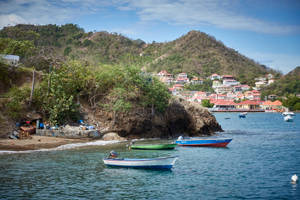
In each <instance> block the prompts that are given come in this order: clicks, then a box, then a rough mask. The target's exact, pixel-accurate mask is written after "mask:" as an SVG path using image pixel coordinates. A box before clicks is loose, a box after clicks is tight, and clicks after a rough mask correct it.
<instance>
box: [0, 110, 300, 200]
mask: <svg viewBox="0 0 300 200" xmlns="http://www.w3.org/2000/svg"><path fill="white" fill-rule="evenodd" d="M213 115H214V116H215V117H216V119H217V121H218V122H219V123H220V124H221V126H222V128H223V130H224V132H220V133H218V134H217V135H218V137H226V138H232V139H233V140H232V141H231V143H229V145H228V146H227V147H226V148H211V147H179V146H178V147H176V148H175V150H167V151H166V150H165V151H144V150H129V149H128V147H127V146H128V142H117V141H111V142H102V141H99V142H97V141H95V142H90V143H85V144H72V145H65V146H61V147H59V148H55V149H43V150H39V151H22V152H12V151H0V199H5V200H7V199H39V200H41V199H56V200H58V199H164V200H165V199H172V200H174V199H175V200H176V199H180V200H182V199H205V200H206V199H298V200H299V199H300V183H299V181H298V182H297V183H292V182H291V177H292V175H294V174H297V175H298V177H300V114H299V113H298V114H296V116H295V117H294V121H293V122H285V121H284V120H283V116H282V115H281V114H280V113H248V114H247V116H246V118H241V119H240V118H239V117H238V113H213ZM142 142H166V141H154V140H152V141H142ZM111 150H114V151H116V152H118V153H119V156H120V157H127V158H151V157H159V156H178V160H177V161H176V163H175V165H174V167H173V168H172V170H170V171H157V170H143V169H127V168H109V167H106V166H105V165H104V164H103V161H102V159H103V158H105V157H106V156H107V155H108V153H109V152H110V151H111Z"/></svg>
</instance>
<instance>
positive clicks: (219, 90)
mask: <svg viewBox="0 0 300 200" xmlns="http://www.w3.org/2000/svg"><path fill="white" fill-rule="evenodd" d="M214 90H215V92H216V93H217V94H225V93H227V92H231V91H232V87H231V86H228V85H220V86H217V87H215V88H214Z"/></svg>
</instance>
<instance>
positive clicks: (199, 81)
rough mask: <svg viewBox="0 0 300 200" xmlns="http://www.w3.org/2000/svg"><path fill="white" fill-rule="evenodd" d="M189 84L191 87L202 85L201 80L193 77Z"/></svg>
mask: <svg viewBox="0 0 300 200" xmlns="http://www.w3.org/2000/svg"><path fill="white" fill-rule="evenodd" d="M191 84H192V85H201V84H203V79H200V78H198V77H196V76H194V77H193V78H192V79H191Z"/></svg>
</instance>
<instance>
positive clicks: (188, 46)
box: [0, 24, 278, 85]
mask: <svg viewBox="0 0 300 200" xmlns="http://www.w3.org/2000/svg"><path fill="white" fill-rule="evenodd" d="M0 37H1V39H2V40H3V39H4V38H10V39H13V40H17V41H24V40H25V41H31V42H33V44H34V45H35V47H36V50H35V51H34V52H33V53H31V54H30V55H26V56H24V57H23V59H22V61H23V63H24V64H25V65H26V66H35V67H36V68H38V69H45V70H46V69H48V66H49V65H50V64H53V63H57V62H64V61H66V60H68V59H78V60H83V61H86V62H87V63H89V64H92V65H96V64H99V63H104V64H122V65H124V64H125V65H136V66H139V67H141V68H142V69H144V70H146V71H148V72H158V71H160V70H162V69H166V70H168V71H169V72H171V73H174V74H176V73H179V72H187V73H189V75H196V76H199V77H203V78H205V77H207V76H209V75H211V74H212V73H219V74H232V75H234V76H236V77H237V78H238V80H239V81H241V82H242V83H248V84H250V85H253V83H254V78H255V77H258V76H261V75H264V74H266V73H273V74H278V72H276V71H274V70H271V69H269V68H267V67H265V66H263V65H260V64H258V63H256V62H255V61H253V60H251V59H249V58H247V57H245V56H243V55H241V54H239V53H238V52H237V51H235V50H233V49H231V48H228V47H226V46H225V45H224V44H223V43H222V42H220V41H217V40H216V39H215V38H214V37H212V36H209V35H207V34H205V33H202V32H199V31H190V32H189V33H188V34H186V35H183V36H182V37H180V38H178V39H176V40H174V41H171V42H165V43H155V42H153V43H151V44H146V43H145V42H143V41H142V40H140V39H138V40H132V39H129V38H126V37H124V36H122V35H120V34H117V33H108V32H95V33H93V32H88V33H86V32H84V30H83V29H81V28H79V27H78V26H76V25H73V24H66V25H62V26H57V25H44V26H36V25H16V26H12V27H5V28H3V29H2V30H1V31H0ZM0 51H2V52H3V50H2V49H1V45H0Z"/></svg>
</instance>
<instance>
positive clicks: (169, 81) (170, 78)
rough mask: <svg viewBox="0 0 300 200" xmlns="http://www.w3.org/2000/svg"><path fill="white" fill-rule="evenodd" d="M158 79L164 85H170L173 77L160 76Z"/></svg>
mask: <svg viewBox="0 0 300 200" xmlns="http://www.w3.org/2000/svg"><path fill="white" fill-rule="evenodd" d="M159 80H160V81H161V82H163V83H164V84H166V85H171V83H173V82H174V78H172V77H160V78H159Z"/></svg>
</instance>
